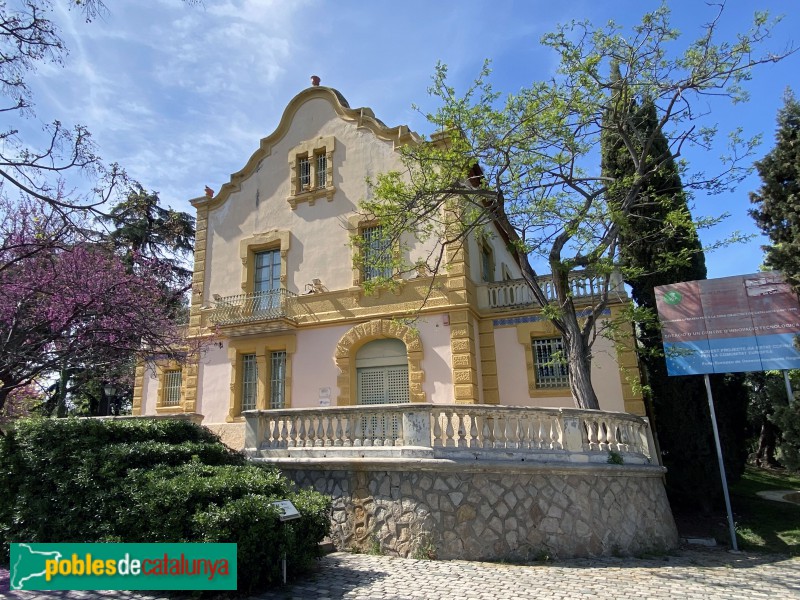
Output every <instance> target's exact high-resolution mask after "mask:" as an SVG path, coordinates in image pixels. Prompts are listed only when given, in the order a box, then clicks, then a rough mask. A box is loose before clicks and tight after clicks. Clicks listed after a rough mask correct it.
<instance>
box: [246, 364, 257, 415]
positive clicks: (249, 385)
mask: <svg viewBox="0 0 800 600" xmlns="http://www.w3.org/2000/svg"><path fill="white" fill-rule="evenodd" d="M257 392H258V363H257V362H256V355H255V354H244V355H242V410H254V409H255V407H256V395H257Z"/></svg>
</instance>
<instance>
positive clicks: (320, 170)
mask: <svg viewBox="0 0 800 600" xmlns="http://www.w3.org/2000/svg"><path fill="white" fill-rule="evenodd" d="M327 184H328V157H327V155H326V154H325V153H323V152H321V153H319V154H317V187H318V188H323V187H325V186H326V185H327Z"/></svg>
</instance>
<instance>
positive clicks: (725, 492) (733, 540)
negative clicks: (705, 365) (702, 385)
mask: <svg viewBox="0 0 800 600" xmlns="http://www.w3.org/2000/svg"><path fill="white" fill-rule="evenodd" d="M703 378H704V379H705V380H706V395H708V410H709V411H710V412H711V427H713V429H714V443H715V444H716V446H717V463H718V464H719V476H720V477H721V478H722V493H723V495H724V496H725V510H726V511H727V513H728V529H729V530H730V534H731V548H733V549H734V550H736V551H738V550H739V546H738V545H737V544H736V527H735V526H734V524H733V510H731V497H730V495H729V494H728V478H727V477H726V476H725V463H724V462H723V461H722V445H721V444H720V443H719V429H718V428H717V413H716V411H715V410H714V399H713V398H712V397H711V381H709V379H708V373H706V374H705V375H703Z"/></svg>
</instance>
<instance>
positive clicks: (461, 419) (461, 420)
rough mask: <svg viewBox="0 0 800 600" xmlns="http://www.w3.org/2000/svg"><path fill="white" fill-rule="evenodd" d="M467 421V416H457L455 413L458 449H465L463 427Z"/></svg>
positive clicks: (464, 429)
mask: <svg viewBox="0 0 800 600" xmlns="http://www.w3.org/2000/svg"><path fill="white" fill-rule="evenodd" d="M466 419H469V415H468V414H466V415H459V414H457V413H456V423H458V447H459V448H466V447H467V426H466V425H465V422H466V421H465V420H466Z"/></svg>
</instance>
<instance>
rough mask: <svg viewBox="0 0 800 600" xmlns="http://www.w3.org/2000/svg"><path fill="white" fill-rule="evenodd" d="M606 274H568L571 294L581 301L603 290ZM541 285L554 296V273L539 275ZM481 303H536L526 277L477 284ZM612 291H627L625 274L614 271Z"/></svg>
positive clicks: (503, 306) (491, 306) (500, 305)
mask: <svg viewBox="0 0 800 600" xmlns="http://www.w3.org/2000/svg"><path fill="white" fill-rule="evenodd" d="M605 282H606V276H605V275H597V276H595V275H589V274H587V273H585V272H581V271H577V272H574V273H570V275H569V287H570V291H571V292H572V297H573V298H574V299H576V300H578V301H580V300H581V299H586V300H591V299H592V298H595V297H597V296H598V295H600V294H601V293H602V291H603V286H604V285H605ZM539 286H540V287H541V288H542V292H544V295H545V297H546V298H547V299H548V300H555V298H556V292H555V286H554V284H553V278H552V276H551V275H542V276H540V277H539ZM477 291H478V307H479V308H482V309H490V310H495V309H514V308H528V307H531V306H533V305H535V304H536V302H535V300H534V297H533V292H532V291H531V289H530V287H529V286H528V284H527V282H526V281H525V280H524V279H511V280H508V281H499V282H496V283H486V284H483V285H479V286H478V289H477ZM610 292H611V293H612V294H621V295H623V296H624V295H625V289H624V286H623V282H622V278H621V276H620V275H619V273H614V274H612V275H611V285H610Z"/></svg>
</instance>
